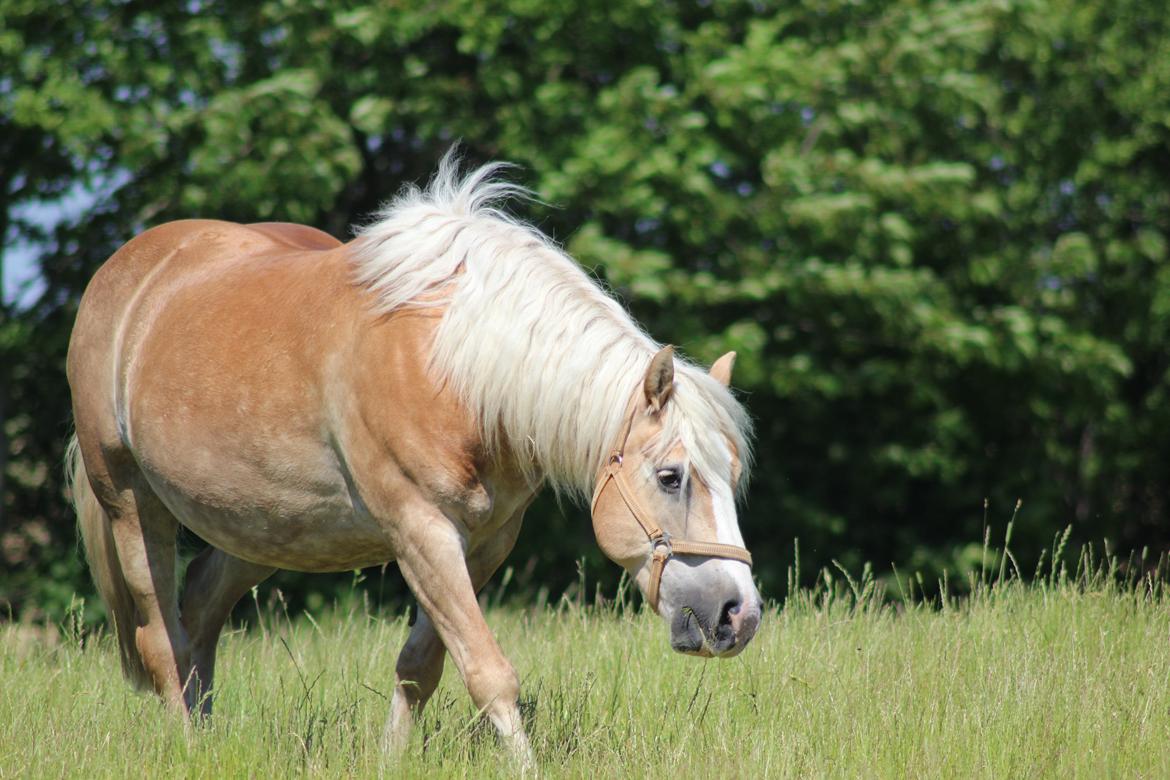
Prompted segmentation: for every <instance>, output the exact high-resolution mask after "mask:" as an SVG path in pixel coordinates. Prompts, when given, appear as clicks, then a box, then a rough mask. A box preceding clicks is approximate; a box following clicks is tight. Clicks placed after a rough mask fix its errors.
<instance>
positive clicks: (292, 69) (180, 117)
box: [0, 0, 1170, 609]
mask: <svg viewBox="0 0 1170 780" xmlns="http://www.w3.org/2000/svg"><path fill="white" fill-rule="evenodd" d="M0 18H2V19H3V24H0V73H3V74H4V76H3V77H0V159H4V160H5V161H6V164H5V165H4V166H3V168H2V170H0V179H2V180H3V182H2V183H3V185H4V186H3V188H0V193H3V197H4V199H5V202H4V205H5V208H4V209H0V228H2V232H3V234H4V236H5V246H12V245H13V244H14V243H15V242H32V243H34V244H36V245H38V246H41V247H42V248H43V252H42V255H41V268H42V272H43V273H44V276H45V278H46V281H47V290H46V292H45V294H44V295H43V296H42V297H41V299H40V300H38V301H37V302H36V303H35V304H34V305H32V306H31V307H29V308H27V309H23V310H20V311H15V310H12V309H11V308H10V307H8V308H6V309H5V310H4V312H3V316H4V319H3V320H2V321H0V411H2V412H3V419H2V420H0V434H2V438H3V441H0V444H2V445H3V446H2V447H0V451H3V453H4V455H5V456H6V457H7V463H6V464H5V463H3V462H0V473H2V474H3V475H4V482H3V485H2V486H0V494H2V500H0V506H2V507H3V509H4V512H5V519H4V528H3V530H2V531H0V534H3V545H2V546H0V556H3V560H4V562H5V567H6V569H5V572H4V573H2V574H0V598H6V599H7V600H8V601H9V602H11V603H13V604H14V605H16V606H17V607H18V608H19V607H20V606H21V605H23V604H28V603H35V602H38V601H43V600H45V599H46V598H50V597H49V596H48V594H46V593H44V592H41V591H39V590H38V587H39V586H38V585H37V583H38V582H43V581H44V580H45V577H46V572H48V571H49V570H50V567H51V566H53V565H56V563H59V562H60V561H61V560H63V559H66V558H68V559H70V560H72V559H73V557H74V556H75V552H74V545H73V542H72V539H73V531H72V528H71V520H70V518H69V514H68V512H67V511H66V510H65V508H64V506H63V503H62V498H61V487H60V479H59V476H58V468H57V465H56V464H57V463H59V462H60V454H61V452H60V450H61V446H62V444H63V441H64V439H65V436H66V432H67V424H68V401H67V392H66V388H65V385H64V378H63V375H62V371H61V363H62V358H63V355H64V350H65V345H66V341H67V337H68V331H69V327H70V323H71V320H72V316H73V311H74V307H75V306H76V301H77V299H78V297H79V295H80V292H81V290H82V289H83V287H84V284H85V281H86V279H87V278H88V277H89V276H90V275H91V274H92V272H93V270H94V269H95V268H96V267H97V265H98V264H99V263H100V262H101V261H102V260H103V259H104V258H105V257H106V256H108V255H109V254H110V253H111V252H112V251H113V250H114V249H115V248H116V247H117V246H118V245H119V244H120V243H121V242H123V241H125V240H126V239H127V238H129V237H130V236H132V235H133V234H134V233H135V232H137V231H139V230H141V229H142V228H144V227H146V226H148V225H151V224H156V223H158V222H161V221H164V220H168V219H174V218H180V217H190V216H212V217H220V218H226V219H237V220H260V219H286V220H295V221H302V222H308V223H311V224H314V225H317V226H319V227H323V228H325V229H328V230H330V231H332V232H333V233H334V234H335V235H339V236H344V235H345V233H346V230H347V226H348V225H350V224H352V223H354V222H355V221H359V220H361V219H362V218H363V217H364V216H365V215H367V214H368V213H369V212H370V211H372V210H373V208H374V207H375V206H376V205H377V203H378V202H379V201H380V200H382V199H385V198H386V197H388V196H390V195H391V194H393V192H394V191H395V190H396V189H397V187H398V186H399V184H400V183H401V182H403V181H418V180H421V179H423V178H425V176H426V175H427V174H429V172H430V171H431V170H432V169H433V167H434V165H435V162H436V160H437V159H438V158H439V156H440V155H441V153H442V152H443V151H444V150H445V149H446V148H447V147H448V146H449V145H450V144H451V143H452V142H453V141H454V140H455V139H459V138H461V139H463V141H464V142H465V144H466V148H467V150H468V155H469V157H471V158H472V160H473V161H480V160H486V159H489V158H498V159H509V160H513V161H516V162H518V163H520V164H521V165H522V166H523V167H522V169H521V171H520V173H519V174H518V178H519V179H520V180H521V181H522V182H523V183H525V184H528V185H530V186H532V187H533V188H534V189H535V190H536V191H537V192H538V193H540V195H541V197H542V198H543V199H544V200H545V202H547V203H549V204H552V205H551V206H548V207H545V206H538V207H534V208H533V209H531V210H530V211H529V212H527V213H526V216H528V217H531V218H532V219H534V220H535V221H536V222H537V224H538V225H539V226H540V227H542V228H543V229H545V230H546V231H548V232H550V233H552V234H553V235H555V236H556V237H558V238H559V239H560V240H561V241H563V242H564V243H565V244H566V246H567V248H568V249H569V250H570V251H571V252H572V253H573V254H574V256H576V257H577V258H578V259H579V260H580V261H581V262H582V263H583V264H584V265H585V266H587V267H590V268H594V269H596V272H597V273H598V275H599V276H601V277H602V278H604V280H605V281H606V282H607V283H608V284H609V285H610V286H611V287H612V288H613V289H614V290H615V291H616V292H617V293H618V294H619V295H620V296H622V297H623V298H624V299H625V300H626V301H627V303H628V304H629V306H630V307H631V309H632V310H633V312H634V313H635V315H636V316H637V317H638V318H639V319H640V320H641V321H642V322H644V323H645V324H646V325H647V327H648V328H649V330H650V331H651V332H652V333H654V334H655V335H656V336H657V337H659V338H660V339H662V340H666V341H671V342H675V343H678V344H680V345H682V346H683V348H684V349H685V350H686V351H687V352H688V353H689V354H691V355H693V356H694V357H696V358H698V359H700V360H705V361H710V360H712V359H714V358H715V357H717V356H718V355H719V354H720V353H721V352H723V351H725V350H727V349H736V350H738V351H739V353H740V357H739V362H738V364H737V377H736V380H737V384H738V385H739V386H740V387H741V388H742V389H743V391H744V393H745V396H744V397H745V399H746V401H747V403H748V405H749V406H750V408H751V409H752V411H753V413H754V415H755V417H756V418H757V421H758V432H759V446H758V449H759V455H760V457H759V470H758V476H757V478H756V479H755V481H754V483H753V488H752V491H751V498H750V501H749V503H748V505H747V507H746V508H745V510H744V513H743V525H744V529H745V535H746V537H747V539H748V541H749V543H750V546H751V547H752V549H753V552H754V553H755V555H756V560H757V562H758V565H757V571H758V574H759V576H760V577H761V578H762V580H763V582H764V585H765V589H766V590H771V591H773V592H775V591H777V590H778V589H779V588H780V586H781V584H782V583H783V577H784V572H783V570H782V567H781V565H780V563H779V561H782V560H786V559H787V558H788V555H789V550H790V549H791V548H790V546H789V545H790V542H789V540H791V539H792V538H794V537H799V538H800V539H801V540H802V548H803V552H804V555H805V556H806V557H809V558H811V559H812V560H813V562H816V563H825V562H827V561H828V560H829V559H830V558H839V559H841V560H843V561H845V562H846V563H847V564H848V565H852V566H856V565H857V564H858V562H859V561H861V560H874V561H877V562H881V563H884V562H886V561H896V562H899V563H900V564H903V565H905V564H908V563H910V562H914V563H915V565H926V566H929V567H931V568H938V567H941V566H944V565H947V564H954V563H958V562H961V561H963V560H965V559H966V556H967V554H968V547H967V546H966V545H965V540H969V539H971V538H976V537H978V536H979V534H980V531H981V528H982V511H981V502H982V500H983V499H984V497H990V498H991V501H992V507H993V510H994V511H993V514H994V515H995V516H1000V515H1002V514H1003V513H1004V512H1005V510H1006V508H1007V507H1010V506H1011V505H1012V503H1014V501H1015V499H1016V498H1017V497H1022V498H1024V499H1025V501H1026V509H1025V511H1024V513H1023V514H1022V515H1021V520H1020V523H1019V525H1018V527H1017V529H1016V534H1017V537H1016V543H1017V544H1018V545H1020V546H1021V547H1022V549H1024V550H1025V551H1029V552H1034V551H1036V550H1039V549H1040V548H1041V547H1042V546H1043V545H1044V544H1046V543H1047V541H1048V540H1049V539H1051V537H1052V535H1053V533H1055V531H1056V530H1057V529H1059V528H1063V527H1064V526H1065V525H1066V524H1069V523H1072V524H1073V528H1074V534H1075V536H1076V537H1077V538H1080V539H1090V538H1091V539H1099V538H1102V537H1104V538H1107V539H1109V540H1110V541H1111V542H1112V543H1113V544H1114V545H1115V546H1117V547H1123V548H1128V547H1139V546H1141V545H1143V544H1149V545H1153V546H1155V547H1157V548H1159V549H1160V548H1163V547H1165V546H1166V542H1167V538H1168V535H1167V532H1166V528H1167V527H1168V526H1167V524H1166V520H1165V518H1166V511H1167V508H1168V507H1170V481H1167V480H1166V479H1165V475H1166V474H1167V473H1170V444H1168V443H1167V440H1166V437H1164V436H1162V435H1161V431H1162V429H1163V428H1165V427H1166V426H1165V425H1163V423H1170V419H1168V418H1170V403H1168V401H1170V398H1167V396H1168V395H1170V373H1168V372H1170V358H1168V357H1167V354H1168V353H1167V351H1166V349H1165V348H1164V346H1163V345H1164V343H1165V342H1166V340H1167V337H1168V336H1170V271H1168V270H1167V269H1168V268H1170V266H1168V264H1167V255H1168V246H1170V243H1168V242H1170V178H1167V176H1166V171H1167V170H1170V124H1168V123H1167V121H1166V117H1167V116H1170V56H1168V55H1170V29H1168V26H1170V23H1168V22H1167V20H1166V16H1165V14H1164V13H1161V11H1160V10H1159V9H1158V8H1157V6H1156V5H1153V4H1150V3H1146V2H1141V1H1140V0H1121V2H1114V3H1105V2H1101V1H1100V0H1093V2H1074V1H1073V0H1027V1H1026V2H1016V3H1007V2H1002V0H967V1H965V2H952V3H936V4H922V3H918V2H910V1H909V0H905V1H903V2H891V3H882V4H858V3H851V2H824V1H823V0H817V1H816V2H813V1H812V0H805V1H803V2H794V3H783V4H779V3H777V4H766V3H738V2H729V3H713V4H709V5H694V6H692V5H686V4H683V5H674V4H663V3H658V2H625V3H617V4H615V3H597V2H577V3H548V2H538V1H536V0H504V1H503V2H496V3H485V2H481V1H480V0H447V1H445V2H438V3H427V4H422V3H417V4H383V3H374V2H359V1H356V0H355V2H348V3H345V4H343V5H342V6H336V5H335V4H332V3H323V2H312V3H283V2H276V1H275V0H273V1H271V2H262V3H256V4H250V5H248V6H247V7H242V6H240V5H239V4H230V3H226V2H217V1H216V0H205V1H200V2H192V3H186V4H176V5H173V6H168V7H167V8H160V9H154V8H152V7H145V6H140V5H137V4H128V5H127V4H119V3H110V2H88V3H79V2H61V3H55V4H44V3H30V2H25V1H23V0H0ZM76 192H90V193H92V194H93V198H94V200H95V202H94V205H93V208H92V210H87V211H86V212H84V213H81V214H77V215H76V217H75V218H71V219H67V220H65V221H64V222H63V223H62V224H59V225H56V226H54V227H53V228H52V229H51V230H46V229H45V228H44V227H43V226H42V225H40V224H38V222H37V219H36V218H35V214H36V213H37V208H38V204H40V205H41V206H43V205H44V204H52V203H54V202H57V201H59V200H60V199H61V198H63V197H65V196H68V195H70V194H71V193H76ZM567 515H568V517H564V516H562V512H561V510H560V509H559V508H558V507H556V506H555V505H554V504H553V503H552V502H551V501H545V502H542V503H540V504H538V506H537V507H536V508H535V510H534V511H533V512H532V516H531V517H530V519H529V522H528V528H527V530H526V532H525V533H524V534H523V535H522V537H521V542H520V547H519V548H518V550H517V552H516V554H515V556H514V559H513V561H512V563H513V564H514V565H515V569H516V571H517V572H518V575H517V577H518V580H522V581H523V584H524V585H525V586H527V587H530V588H532V589H534V590H535V589H536V588H538V587H539V586H540V585H541V583H548V584H549V585H550V586H551V587H553V588H554V592H556V590H559V589H560V588H561V587H563V586H564V585H566V584H567V583H571V582H572V581H573V579H574V575H573V567H572V566H571V563H570V562H571V561H573V560H575V559H576V558H577V557H578V556H579V555H581V554H582V552H583V551H588V552H587V556H588V557H587V560H586V567H587V568H588V569H589V571H590V572H591V573H593V572H595V571H602V570H603V569H602V564H601V563H600V557H599V555H598V554H597V553H596V552H594V551H593V547H592V542H591V541H590V534H589V530H588V521H587V520H586V519H585V516H584V512H583V511H582V510H580V509H576V508H572V509H569V510H567ZM605 570H607V571H611V572H612V569H605ZM78 572H79V568H78V567H76V566H74V565H73V564H72V563H70V564H68V565H67V566H66V567H65V570H63V571H62V572H61V574H60V576H61V577H63V578H64V579H63V580H61V581H62V582H66V583H68V584H69V585H70V586H71V587H83V584H82V583H83V580H81V579H79V578H78ZM291 581H292V580H290V582H291ZM298 582H299V580H298ZM293 590H295V591H296V592H297V593H302V594H303V593H305V592H306V591H304V590H302V588H301V586H299V585H298V587H297V588H294V589H293ZM51 606H54V608H58V609H59V608H60V604H59V603H57V602H56V601H54V602H52V603H51Z"/></svg>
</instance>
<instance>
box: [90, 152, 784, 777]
mask: <svg viewBox="0 0 1170 780" xmlns="http://www.w3.org/2000/svg"><path fill="white" fill-rule="evenodd" d="M456 168H457V164H456V162H455V160H454V159H453V157H452V155H448V156H447V157H446V158H445V159H444V161H443V163H442V164H441V166H440V169H439V172H438V174H437V175H436V177H435V179H434V180H433V181H432V183H431V184H430V186H429V187H428V188H427V189H426V190H425V191H422V190H418V189H408V190H406V191H405V192H404V193H403V194H402V195H400V196H399V197H398V198H397V200H395V201H394V202H393V203H392V204H391V205H390V206H388V207H387V208H386V209H385V210H384V211H383V212H382V213H381V214H380V215H379V216H378V219H377V221H375V222H373V223H372V224H370V225H369V226H368V227H366V228H365V229H364V230H363V231H361V233H360V235H359V236H358V237H357V238H355V239H354V240H353V241H351V242H350V243H348V244H340V243H339V242H338V241H336V240H335V239H333V238H331V237H329V236H327V235H325V234H323V233H320V232H318V231H316V230H314V229H312V228H308V227H302V226H297V225H287V224H271V223H265V224H256V225H238V224H231V223H227V222H216V221H204V220H191V221H182V222H173V223H169V224H165V225H162V226H160V227H156V228H154V229H152V230H149V231H147V232H146V233H143V234H142V235H140V236H138V237H137V238H135V239H134V240H132V241H130V242H129V243H128V244H126V245H125V246H124V247H122V248H121V249H120V250H118V252H117V253H116V254H115V255H114V256H113V257H111V258H110V260H109V261H108V262H107V263H106V264H105V265H103V266H102V268H101V269H100V270H99V271H98V272H97V274H96V275H95V276H94V278H93V281H92V282H91V283H90V285H89V288H88V289H87V290H86V292H85V296H84V297H83V298H82V301H81V307H80V309H79V311H78V315H77V323H76V326H75V328H74V331H73V337H72V341H71V342H70V345H69V358H68V374H69V384H70V386H71V387H72V390H73V413H74V417H75V421H76V426H77V434H76V438H75V441H74V442H73V443H71V448H70V449H71V466H70V471H71V474H72V476H73V491H74V501H75V504H76V507H77V512H78V516H79V521H80V524H81V531H82V536H83V539H84V542H85V550H86V555H87V556H88V558H89V563H90V568H91V570H92V573H93V577H94V579H95V581H96V583H97V586H98V590H99V591H100V592H101V595H102V598H103V599H104V600H105V602H106V604H107V605H108V606H109V609H110V613H111V615H112V617H113V622H114V625H115V628H116V633H117V638H118V642H119V646H120V650H121V660H122V666H123V670H124V671H125V672H126V674H127V676H128V677H129V678H131V680H133V681H134V682H136V683H138V684H140V685H142V686H144V687H145V686H150V687H153V689H154V690H155V691H157V692H158V694H159V695H161V696H162V697H163V699H164V700H165V701H166V702H168V703H169V704H170V705H171V706H172V707H174V708H175V709H176V710H179V711H181V712H183V713H188V712H190V711H192V710H194V709H199V708H202V710H203V711H204V712H207V711H208V708H209V706H210V697H209V693H210V690H211V685H212V675H213V671H214V664H215V651H216V643H217V640H218V637H219V633H220V629H221V628H222V626H223V623H224V621H225V619H226V618H227V615H228V612H229V611H230V610H231V608H232V606H233V605H234V604H235V603H236V601H237V600H238V599H239V598H240V597H241V596H242V595H243V594H245V593H246V592H248V590H249V589H250V588H252V586H254V585H256V584H257V583H258V582H260V581H261V580H263V579H264V578H265V577H267V576H268V575H269V574H271V573H272V572H273V571H274V570H275V569H277V568H284V569H296V570H300V571H339V570H347V569H355V568H359V567H364V566H371V565H375V564H381V563H384V562H386V561H391V560H396V561H398V565H399V566H400V568H401V570H402V574H403V576H404V577H405V579H406V582H407V584H408V585H409V586H410V588H411V590H412V591H413V592H414V594H415V596H416V597H417V598H418V601H419V604H420V606H421V610H420V612H419V615H418V619H417V621H416V622H415V624H414V626H413V627H412V629H411V631H410V635H409V638H408V639H407V641H406V645H405V647H403V649H402V653H401V655H400V656H399V658H398V663H397V681H396V686H395V689H394V694H393V698H392V701H391V705H390V717H389V722H388V725H387V727H386V732H385V739H384V743H385V747H386V749H387V750H389V751H397V750H400V749H401V748H402V747H403V745H404V744H405V743H406V741H407V739H408V737H409V734H410V730H411V725H412V722H413V721H414V720H415V719H416V717H417V714H418V712H419V711H420V710H421V709H422V707H423V706H424V704H425V703H426V701H427V699H428V697H430V695H431V694H432V692H433V691H434V690H435V686H436V685H437V684H438V681H439V677H440V675H441V674H442V670H443V658H444V655H445V654H446V653H450V655H451V657H452V658H453V659H454V661H455V665H456V666H457V667H458V669H459V672H460V674H461V675H462V676H463V679H464V682H465V683H466V685H467V690H468V692H469V693H470V694H471V698H472V700H473V701H474V703H475V706H476V707H478V708H480V709H481V711H483V712H485V713H486V714H487V715H488V717H489V718H490V719H491V721H492V723H493V724H494V725H495V727H496V728H497V729H498V730H499V732H500V734H501V735H502V736H503V738H504V740H505V742H507V743H509V744H510V746H511V747H512V749H513V750H515V751H516V752H517V753H518V754H519V755H520V756H521V757H528V756H530V751H529V747H528V741H527V737H526V736H525V734H524V730H523V727H522V725H521V721H520V713H519V709H518V707H517V696H518V694H519V682H518V679H517V676H516V673H515V671H514V670H513V668H512V665H511V664H510V663H509V662H508V660H507V659H506V658H505V657H504V655H503V653H502V652H501V650H500V647H499V645H498V644H497V643H496V641H495V639H494V638H493V636H492V634H491V631H490V630H489V628H488V626H487V624H486V623H485V621H484V617H483V614H482V613H481V611H480V608H479V605H478V603H477V601H476V591H477V590H479V589H480V588H481V587H483V585H484V584H485V583H486V582H487V580H488V578H489V577H491V575H492V573H493V572H494V571H495V570H496V568H497V567H498V566H499V565H500V563H501V562H502V561H503V560H504V557H505V556H506V555H507V554H508V552H509V551H510V550H511V549H512V546H513V544H514V542H515V540H516V535H517V534H518V533H519V531H520V523H521V518H522V516H523V514H524V510H525V508H526V507H527V506H528V504H529V502H530V501H531V500H532V498H533V496H534V494H535V493H536V491H537V489H538V488H539V486H540V485H541V484H542V483H543V482H546V481H547V482H549V483H551V484H552V485H553V486H554V487H555V488H557V489H558V490H561V491H564V492H568V493H573V494H576V495H579V496H581V497H587V496H589V495H590V494H592V496H593V503H592V510H593V524H594V529H595V532H596V535H597V539H598V542H599V544H600V545H601V548H602V549H603V551H604V552H605V553H606V554H607V555H608V556H609V557H610V558H611V559H613V560H614V561H616V562H617V563H619V564H620V565H622V566H623V567H625V568H626V570H627V571H629V572H630V573H631V575H632V576H633V577H634V579H635V580H636V582H637V583H638V585H639V586H640V588H641V589H642V591H643V593H644V594H645V595H646V597H647V600H648V601H649V603H650V604H651V606H652V608H653V609H655V610H656V611H657V612H658V613H659V614H660V615H661V616H662V617H663V618H664V619H665V620H666V622H667V624H668V625H669V627H670V635H671V645H672V646H673V647H674V649H676V650H679V651H682V652H687V653H694V654H697V655H703V656H731V655H735V654H736V653H738V652H739V651H740V650H741V649H743V647H744V645H746V644H747V643H748V641H750V640H751V638H752V635H753V634H754V633H755V631H756V628H757V626H758V625H759V621H760V610H761V604H760V596H759V594H758V592H757V591H756V588H755V586H754V585H753V582H752V577H751V572H750V561H751V558H750V556H749V555H748V554H747V551H746V550H745V549H744V548H743V539H742V537H741V535H740V532H739V528H738V525H737V521H736V512H735V493H736V490H737V489H738V488H739V486H740V484H741V483H742V482H743V480H744V475H745V474H746V472H747V470H748V461H749V454H750V453H749V449H748V437H747V427H748V423H747V417H746V415H745V413H744V411H743V410H742V408H741V407H740V405H739V404H738V402H737V401H736V400H735V399H734V398H733V396H732V394H731V393H730V392H729V390H728V387H727V386H728V384H729V382H730V375H731V366H732V361H733V359H734V353H729V354H728V355H726V356H724V357H723V358H721V359H720V360H719V361H717V362H716V363H715V365H714V366H712V368H711V371H710V373H708V372H706V371H702V370H700V369H697V368H696V367H694V366H692V365H690V364H688V363H686V362H684V361H682V360H681V359H679V358H676V357H675V356H674V354H673V351H672V350H671V348H670V347H666V348H664V349H658V347H657V346H656V345H655V344H654V342H652V341H651V340H650V339H649V338H648V337H647V336H646V335H645V334H644V333H643V332H642V331H641V330H640V329H639V328H638V326H637V325H636V324H635V323H634V322H633V321H632V320H631V319H630V317H629V315H628V314H627V313H626V312H625V311H624V310H623V309H622V307H621V306H619V305H618V304H617V303H616V302H615V301H614V300H613V299H611V298H610V297H608V296H607V295H605V294H604V293H603V292H602V291H601V290H600V289H599V288H598V286H597V285H596V284H595V283H594V282H593V281H592V280H591V279H590V278H589V277H588V276H587V275H586V274H585V273H584V272H582V270H581V269H580V268H579V267H578V266H577V265H576V264H575V263H574V262H573V261H572V260H571V259H570V258H569V257H568V256H566V255H565V254H564V253H563V252H561V251H560V250H559V249H557V248H556V247H555V246H554V245H553V243H552V242H551V241H550V240H549V239H547V238H546V237H545V236H543V235H541V234H540V233H539V232H538V231H536V230H535V229H534V228H532V227H530V226H527V225H525V224H523V223H520V222H518V221H516V220H514V219H512V218H510V217H508V216H506V215H504V214H503V213H501V212H500V211H498V210H497V209H496V208H494V207H493V206H492V204H493V203H496V202H499V201H500V200H501V199H502V198H505V197H508V196H511V195H515V194H517V193H518V192H519V190H518V188H515V187H512V186H509V185H507V184H504V183H501V182H499V181H494V180H493V178H492V174H493V172H494V170H495V167H493V166H485V167H484V168H481V169H479V170H478V171H475V172H474V173H472V174H470V175H469V176H466V177H465V178H462V179H460V178H459V175H458V173H457V170H456ZM179 524H182V525H184V526H186V527H187V528H189V529H191V530H192V531H193V532H195V533H196V534H198V535H199V536H200V537H201V538H203V539H204V540H206V541H207V542H208V543H209V544H210V545H211V546H210V547H208V548H207V549H206V550H205V551H204V552H203V553H202V554H201V555H199V556H198V557H197V558H196V559H195V560H194V561H192V562H191V564H190V566H189V567H188V569H187V572H186V577H185V582H184V585H183V590H182V593H181V594H179V593H178V592H177V575H176V571H175V569H176V567H175V544H176V531H177V528H178V526H179Z"/></svg>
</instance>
